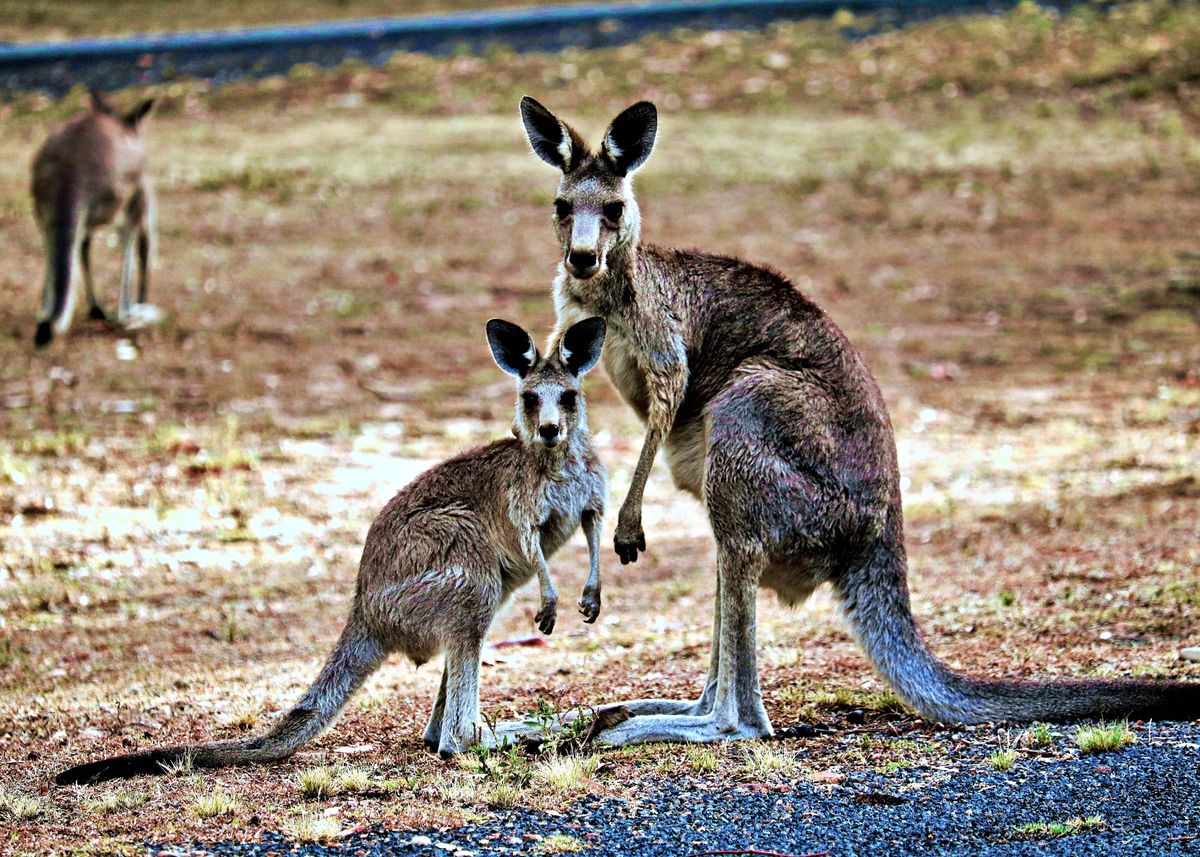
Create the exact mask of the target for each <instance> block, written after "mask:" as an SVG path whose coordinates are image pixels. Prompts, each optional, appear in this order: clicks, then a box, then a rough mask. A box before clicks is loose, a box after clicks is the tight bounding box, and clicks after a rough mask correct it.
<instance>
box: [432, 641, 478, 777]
mask: <svg viewBox="0 0 1200 857" xmlns="http://www.w3.org/2000/svg"><path fill="white" fill-rule="evenodd" d="M482 643H483V641H482V638H479V637H476V638H470V639H463V640H459V641H456V642H455V643H453V644H452V645H450V646H449V647H448V648H447V650H446V672H445V678H444V683H445V687H446V695H445V702H444V710H443V713H442V730H441V734H440V735H439V736H438V755H439V756H441V757H442V758H443V759H449V758H450V757H452V756H454V755H455V754H457V753H462V752H463V751H465V750H466V749H467V748H468V747H470V746H471V745H472V744H474V743H476V742H477V741H478V740H479V737H480V729H479V657H480V650H481V648H482Z"/></svg>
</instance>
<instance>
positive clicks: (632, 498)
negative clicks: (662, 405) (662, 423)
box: [623, 426, 664, 511]
mask: <svg viewBox="0 0 1200 857" xmlns="http://www.w3.org/2000/svg"><path fill="white" fill-rule="evenodd" d="M663 436H664V432H661V431H659V430H658V429H657V428H656V427H653V426H652V427H651V428H650V430H649V431H647V432H646V439H645V440H644V441H642V453H641V455H639V456H638V462H637V466H636V467H635V468H634V470H633V478H632V479H631V480H630V482H629V491H628V492H627V493H626V494H625V503H624V506H623V508H628V509H637V510H639V511H640V510H641V508H642V495H643V494H644V493H645V491H646V482H647V480H648V479H649V478H650V470H651V469H652V468H653V467H654V459H655V458H656V457H657V456H658V450H659V448H661V447H662V443H663Z"/></svg>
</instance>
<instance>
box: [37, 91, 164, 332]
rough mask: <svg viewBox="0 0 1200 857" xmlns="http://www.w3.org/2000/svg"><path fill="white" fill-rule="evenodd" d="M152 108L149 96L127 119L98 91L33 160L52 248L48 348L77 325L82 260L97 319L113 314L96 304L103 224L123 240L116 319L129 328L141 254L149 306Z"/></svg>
mask: <svg viewBox="0 0 1200 857" xmlns="http://www.w3.org/2000/svg"><path fill="white" fill-rule="evenodd" d="M153 105H154V100H153V99H149V100H147V101H143V102H142V103H141V104H139V105H138V106H137V107H136V108H135V109H134V110H132V111H130V112H129V113H127V114H124V115H122V114H119V113H118V112H117V111H116V109H115V108H114V107H113V106H112V105H110V104H109V103H108V102H107V101H106V100H105V99H104V98H103V96H101V95H100V94H99V93H96V92H93V93H92V96H91V106H90V108H89V109H88V110H87V111H86V112H84V113H82V114H80V115H78V116H76V117H75V118H73V119H71V120H70V121H68V122H67V123H66V124H65V125H63V126H62V127H60V128H58V129H57V130H56V131H55V132H54V133H52V134H51V135H50V137H49V138H48V139H47V140H46V142H45V143H43V144H42V146H41V148H40V149H38V152H37V154H36V155H35V156H34V159H33V177H32V182H31V186H30V190H31V193H32V195H33V211H34V216H35V217H36V218H37V223H38V227H39V228H40V229H41V232H42V238H43V242H44V244H45V250H46V278H45V285H44V288H43V298H42V310H41V314H40V316H39V317H38V328H37V335H36V337H35V339H34V341H35V343H36V344H37V345H39V346H44V345H48V344H49V343H50V340H51V339H53V337H54V335H55V334H56V333H65V332H66V330H67V329H68V328H69V327H70V325H71V317H72V315H73V313H74V306H75V287H74V267H75V264H76V262H77V261H78V262H79V263H80V265H81V267H82V268H83V276H84V280H85V282H86V285H87V292H88V301H89V303H90V315H91V317H92V318H96V319H104V318H106V317H107V316H106V314H105V313H104V311H103V310H102V309H101V308H100V304H99V302H98V301H97V299H96V293H95V288H94V285H93V283H92V273H91V264H90V261H91V259H90V252H91V240H92V233H93V232H94V231H95V230H96V229H98V228H99V227H101V226H109V225H115V226H116V228H117V231H118V234H119V235H120V237H121V246H122V270H121V295H120V300H119V304H118V309H117V318H116V320H117V321H118V322H121V323H125V322H126V320H127V317H128V315H129V311H130V307H131V306H132V289H133V265H134V254H135V251H136V255H137V266H138V294H139V303H141V304H143V305H144V304H145V302H146V292H147V289H148V288H149V267H150V259H151V256H152V252H153V243H154V240H155V228H154V195H153V191H152V188H151V186H150V183H149V180H148V179H147V177H146V173H145V166H146V148H145V141H144V139H143V135H142V127H143V125H142V123H143V120H144V119H145V117H146V116H147V114H148V113H149V112H150V110H151V109H152V107H153ZM135 244H136V247H135Z"/></svg>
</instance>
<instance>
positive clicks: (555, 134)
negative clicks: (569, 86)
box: [521, 95, 585, 173]
mask: <svg viewBox="0 0 1200 857" xmlns="http://www.w3.org/2000/svg"><path fill="white" fill-rule="evenodd" d="M521 123H522V124H523V125H524V126H525V135H526V136H527V137H528V138H529V145H530V146H532V147H533V152H534V154H535V155H537V156H538V157H539V158H541V159H542V160H543V161H545V162H546V163H547V164H549V165H550V166H552V167H554V168H555V169H559V170H562V171H563V172H564V173H565V172H569V171H570V170H571V169H572V168H574V167H575V166H577V165H578V164H579V162H580V161H581V160H583V157H584V154H585V150H584V145H583V141H582V140H581V139H580V137H579V135H578V134H576V133H575V132H574V131H572V130H571V129H570V128H569V127H568V126H567V123H565V122H563V121H562V120H561V119H559V118H558V117H557V116H555V115H554V114H553V113H551V112H550V111H549V110H547V109H546V108H545V107H543V106H542V105H541V104H539V103H538V102H537V100H535V99H533V98H530V97H529V96H528V95H526V96H524V97H523V98H522V99H521Z"/></svg>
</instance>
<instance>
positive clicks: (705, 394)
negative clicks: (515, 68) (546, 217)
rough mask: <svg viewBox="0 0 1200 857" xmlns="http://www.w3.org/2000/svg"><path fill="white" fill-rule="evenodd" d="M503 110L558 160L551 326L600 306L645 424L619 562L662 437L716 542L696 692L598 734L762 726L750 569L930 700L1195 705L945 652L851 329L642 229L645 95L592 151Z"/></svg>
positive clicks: (1163, 709) (934, 712)
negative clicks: (923, 615) (1014, 672)
mask: <svg viewBox="0 0 1200 857" xmlns="http://www.w3.org/2000/svg"><path fill="white" fill-rule="evenodd" d="M521 117H522V120H523V123H524V126H525V130H526V132H527V135H528V138H529V142H530V144H531V145H532V147H533V151H534V152H535V153H536V154H537V156H538V157H540V158H541V159H542V160H543V161H545V162H546V163H548V164H550V165H551V166H553V167H555V168H556V169H558V170H559V171H560V172H561V173H562V178H561V179H560V181H559V184H558V193H557V198H556V199H555V202H554V228H555V231H556V234H557V236H558V239H559V242H560V244H561V247H562V261H561V264H560V268H559V273H558V277H557V279H556V280H555V283H554V300H555V305H556V308H557V311H558V328H557V331H558V332H557V333H556V334H555V337H557V336H561V335H562V332H564V331H567V330H569V329H570V326H571V325H572V324H573V323H574V322H575V321H576V320H577V319H579V318H582V317H588V316H601V317H603V318H604V319H605V320H606V321H607V322H608V341H607V348H605V351H604V365H605V367H606V369H607V370H608V375H609V377H610V378H611V380H612V382H613V384H614V385H615V386H616V388H617V390H618V391H619V392H620V393H621V395H622V397H623V398H624V399H625V400H626V401H627V402H628V403H629V404H630V405H631V406H632V407H633V408H634V410H635V411H636V412H637V413H638V415H639V416H640V417H641V418H642V420H643V421H644V422H645V424H646V436H645V442H644V445H643V447H642V452H641V456H640V458H639V460H638V463H637V467H636V470H635V472H634V474H633V477H632V479H631V485H630V489H629V493H628V495H627V497H626V499H625V502H624V504H623V505H622V507H621V510H620V513H619V515H618V518H617V528H616V537H615V547H616V551H617V553H618V555H619V556H620V558H621V561H622V563H627V562H633V561H635V560H636V559H637V557H638V553H639V552H641V551H645V550H646V539H645V535H644V533H643V531H642V521H641V518H642V515H641V507H642V492H643V489H644V488H645V485H646V479H647V476H648V474H649V472H650V468H651V466H652V465H653V463H654V459H655V456H656V455H657V453H658V450H659V448H660V447H663V448H664V449H665V453H666V459H667V463H668V465H669V467H670V470H671V474H672V476H673V478H674V481H675V483H676V485H678V486H679V487H680V488H682V489H684V490H686V491H689V492H691V493H692V494H694V495H696V496H697V497H698V498H699V499H700V500H701V501H702V502H703V503H704V505H705V507H706V509H707V512H708V516H709V520H710V523H711V526H712V530H713V535H714V536H715V538H716V544H717V596H716V609H715V614H714V618H713V646H712V657H711V661H710V664H709V669H708V677H707V680H706V682H705V685H704V690H703V693H702V694H701V696H700V698H699V700H697V701H695V702H691V701H676V700H638V701H635V702H632V703H627V704H626V707H627V708H628V709H629V712H630V713H631V714H633V715H635V716H633V717H632V718H630V719H628V720H626V721H625V722H624V723H621V724H619V725H617V726H615V727H613V728H611V729H609V730H607V731H605V732H603V733H601V735H600V740H601V741H605V742H607V743H610V744H614V745H615V744H626V743H636V742H643V741H700V742H703V741H715V740H721V739H727V738H751V737H761V736H766V735H769V734H771V723H770V720H769V719H768V717H767V713H766V710H765V709H764V707H763V703H762V695H761V692H760V689H759V682H758V668H757V662H756V657H757V640H756V626H755V597H756V592H757V589H758V587H759V586H762V587H766V588H768V589H772V590H774V591H775V592H776V593H778V595H779V597H780V598H781V599H782V600H783V601H784V602H786V603H789V604H796V603H799V602H802V601H803V600H805V599H806V598H807V597H808V596H809V595H810V594H811V593H812V592H813V590H814V589H816V587H817V586H819V585H820V584H822V583H824V582H826V581H829V582H830V583H832V585H833V590H834V593H835V596H836V597H837V599H838V600H839V601H840V603H841V606H842V608H843V609H844V613H845V615H846V617H847V619H848V621H849V624H850V626H851V628H852V630H853V632H854V634H855V636H856V637H857V639H858V641H859V643H860V644H861V646H862V648H863V649H864V650H865V652H866V654H867V656H868V658H869V659H870V660H871V662H872V664H873V665H874V667H875V669H876V670H877V671H878V672H879V674H880V675H881V676H882V677H883V678H884V679H885V680H886V681H887V682H888V683H889V684H891V686H892V687H893V688H894V689H895V691H896V693H897V694H898V695H899V696H900V698H901V699H903V700H904V701H905V702H906V703H907V704H908V705H910V706H911V707H912V708H914V709H915V710H916V711H917V712H919V713H920V714H921V715H923V716H924V717H926V718H929V719H931V720H937V721H951V722H966V723H970V722H980V721H994V720H1035V719H1036V720H1067V719H1073V718H1083V717H1091V716H1100V715H1106V716H1108V715H1131V716H1141V717H1158V718H1175V719H1190V718H1195V717H1200V684H1195V683H1193V684H1188V683H1182V682H1159V681H1045V682H1043V681H1038V682H1034V681H995V680H989V679H981V678H974V677H969V676H964V675H959V674H957V673H955V672H952V671H951V670H949V669H948V668H947V667H946V666H945V665H944V664H943V663H942V662H941V661H939V660H938V659H937V658H936V657H935V656H934V655H933V654H932V653H931V652H930V651H929V649H928V647H927V645H926V643H925V641H924V640H923V638H922V636H921V634H920V632H919V631H918V629H917V626H916V624H915V622H914V620H913V616H912V612H911V610H910V607H909V598H908V587H907V583H906V573H907V563H906V558H905V549H904V525H903V520H902V516H901V503H900V488H899V472H898V468H897V463H896V446H895V441H894V439H893V436H892V427H891V423H890V420H889V417H888V413H887V409H886V407H885V405H884V401H883V397H882V395H881V393H880V391H879V388H878V386H877V385H876V383H875V379H874V378H873V377H872V375H871V373H870V371H869V370H868V369H867V367H866V365H865V363H864V362H863V359H862V356H861V355H860V354H859V352H858V351H857V349H855V347H854V346H853V345H851V343H850V342H849V341H848V340H847V339H846V337H845V335H844V334H843V333H842V331H841V330H840V329H838V327H837V325H835V324H834V323H833V321H832V320H830V318H829V317H828V316H827V315H825V313H824V312H822V311H821V309H820V308H818V307H817V306H816V305H815V304H814V303H813V302H812V301H810V300H809V299H808V298H807V297H805V296H804V295H803V294H801V293H800V292H799V291H798V290H797V289H796V288H795V287H794V286H793V284H792V283H790V282H788V281H787V280H786V279H785V278H783V277H782V276H780V275H779V274H776V273H774V272H773V271H770V270H768V269H766V268H762V267H758V266H755V265H751V264H749V263H747V262H743V261H741V260H739V259H732V258H726V257H722V256H716V255H712V254H708V253H702V252H697V251H691V250H673V249H666V248H661V247H656V246H653V245H649V244H643V243H642V242H641V240H640V227H641V224H640V218H639V213H638V205H637V201H636V200H635V199H634V196H633V191H632V186H631V176H632V174H633V172H634V171H635V170H636V169H638V168H639V167H640V166H641V165H642V164H643V163H644V162H645V161H646V159H647V158H648V157H649V156H650V152H651V149H652V147H653V145H654V140H655V136H656V132H657V124H658V114H657V111H656V109H655V107H654V105H652V104H650V103H648V102H640V103H638V104H635V105H633V106H632V107H629V108H628V109H626V110H625V111H624V112H622V113H621V114H620V115H618V116H617V117H616V119H614V120H613V122H612V124H611V125H610V126H609V127H608V129H607V131H606V132H605V134H604V137H603V139H602V141H601V144H600V146H599V149H598V150H597V151H592V150H591V149H590V148H588V146H587V145H586V144H585V143H584V142H583V139H582V138H581V137H580V136H579V134H577V133H576V132H575V131H574V130H572V129H571V128H570V127H569V126H568V125H567V124H566V123H564V122H562V121H561V120H560V119H558V117H556V116H555V115H554V114H552V113H551V112H550V111H548V110H547V109H546V108H545V107H543V106H542V105H541V104H539V103H538V102H537V101H535V100H533V99H532V98H529V97H526V98H524V99H522V101H521ZM555 337H552V339H551V342H553V341H555Z"/></svg>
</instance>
